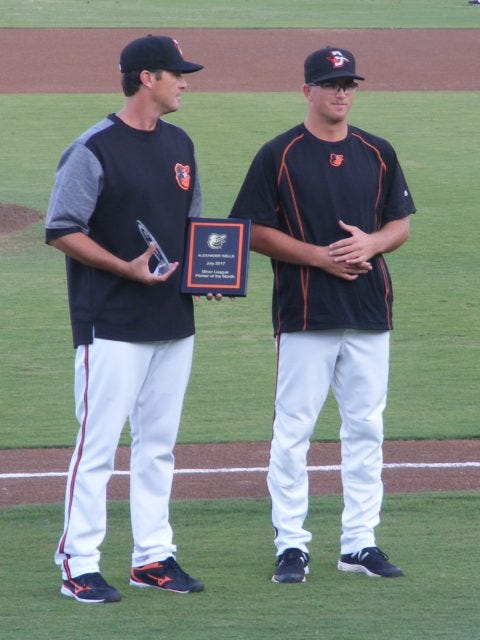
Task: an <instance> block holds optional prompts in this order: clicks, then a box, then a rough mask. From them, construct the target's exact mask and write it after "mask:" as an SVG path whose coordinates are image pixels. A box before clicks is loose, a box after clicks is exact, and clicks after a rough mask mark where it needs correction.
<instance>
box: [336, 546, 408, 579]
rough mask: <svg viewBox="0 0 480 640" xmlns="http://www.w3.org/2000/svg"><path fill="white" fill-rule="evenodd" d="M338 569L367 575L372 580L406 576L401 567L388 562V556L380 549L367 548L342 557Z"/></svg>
mask: <svg viewBox="0 0 480 640" xmlns="http://www.w3.org/2000/svg"><path fill="white" fill-rule="evenodd" d="M337 569H339V570H340V571H353V572H361V573H365V574H367V576H370V577H372V578H399V577H400V576H403V575H404V573H403V571H402V570H401V569H400V567H396V566H395V565H394V564H391V563H390V562H388V556H387V554H386V553H383V551H380V549H379V548H378V547H365V549H362V550H361V551H357V552H356V553H345V554H343V555H341V556H340V560H339V561H338V564H337Z"/></svg>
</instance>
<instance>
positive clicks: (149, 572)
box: [130, 556, 205, 593]
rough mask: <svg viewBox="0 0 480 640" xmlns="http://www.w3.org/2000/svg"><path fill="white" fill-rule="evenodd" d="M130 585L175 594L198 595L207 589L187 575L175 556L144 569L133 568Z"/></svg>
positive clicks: (146, 565)
mask: <svg viewBox="0 0 480 640" xmlns="http://www.w3.org/2000/svg"><path fill="white" fill-rule="evenodd" d="M130 584H131V585H132V586H133V587H144V588H145V587H153V588H154V589H163V591H174V592H175V593H196V592H198V591H203V590H204V588H205V587H204V584H203V582H200V580H196V579H195V578H192V576H189V575H188V573H185V571H184V570H183V569H182V568H181V567H180V565H179V564H177V562H176V561H175V558H173V556H170V558H167V559H166V560H161V561H160V562H152V563H151V564H145V565H143V567H132V570H131V572H130Z"/></svg>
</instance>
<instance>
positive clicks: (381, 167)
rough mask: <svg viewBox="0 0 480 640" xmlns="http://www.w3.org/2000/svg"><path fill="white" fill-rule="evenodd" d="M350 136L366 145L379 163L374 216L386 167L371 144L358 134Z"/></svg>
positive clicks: (353, 133) (379, 154) (380, 155)
mask: <svg viewBox="0 0 480 640" xmlns="http://www.w3.org/2000/svg"><path fill="white" fill-rule="evenodd" d="M352 136H354V137H355V138H358V139H359V140H361V141H362V142H363V144H364V145H366V146H367V147H369V148H370V149H372V150H373V152H374V153H375V154H376V156H377V158H378V160H379V162H380V174H379V176H378V191H377V199H376V200H375V215H376V214H377V207H378V204H379V202H380V196H381V195H382V180H383V176H384V174H385V173H386V172H387V165H386V164H385V162H384V160H383V158H382V154H381V153H380V151H379V150H378V149H377V147H374V146H373V144H370V143H369V142H367V141H366V140H365V139H364V138H362V136H360V135H359V134H358V133H355V132H352ZM379 222H380V221H379V220H378V219H377V225H376V228H377V229H378V228H379Z"/></svg>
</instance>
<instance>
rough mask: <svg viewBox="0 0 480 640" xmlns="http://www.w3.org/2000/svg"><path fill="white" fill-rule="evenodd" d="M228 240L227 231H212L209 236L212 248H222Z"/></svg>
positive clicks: (209, 244) (208, 240)
mask: <svg viewBox="0 0 480 640" xmlns="http://www.w3.org/2000/svg"><path fill="white" fill-rule="evenodd" d="M226 241H227V234H226V233H211V234H210V235H209V236H208V238H207V244H208V246H209V247H210V249H221V248H222V247H223V245H224V244H225V242H226Z"/></svg>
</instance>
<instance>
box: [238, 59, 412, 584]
mask: <svg viewBox="0 0 480 640" xmlns="http://www.w3.org/2000/svg"><path fill="white" fill-rule="evenodd" d="M304 72H305V84H304V87H303V93H304V96H305V99H306V101H307V115H306V119H305V122H304V123H303V124H299V125H297V126H296V127H294V128H293V129H291V130H289V131H287V132H285V133H283V134H281V135H279V136H278V137H276V138H275V139H273V140H271V141H270V142H268V143H267V144H265V145H264V146H263V147H262V148H261V149H260V151H259V152H258V154H257V155H256V157H255V159H254V160H253V162H252V165H251V167H250V169H249V171H248V173H247V176H246V178H245V181H244V184H243V186H242V188H241V190H240V193H239V195H238V197H237V200H236V202H235V204H234V206H233V209H232V212H231V216H233V217H239V218H251V220H252V222H253V225H252V236H251V248H252V249H253V250H254V251H257V252H259V253H262V254H264V255H267V256H269V257H270V258H271V259H272V267H273V272H274V289H273V325H274V332H275V336H276V339H277V356H278V373H277V385H276V398H275V417H274V424H273V438H272V443H271V452H270V464H269V472H268V486H269V490H270V495H271V498H272V519H273V525H274V527H275V532H276V536H275V545H276V548H277V558H278V559H277V568H276V571H275V574H274V576H273V578H272V580H273V581H274V582H303V581H304V580H305V574H306V573H307V572H308V567H307V564H308V561H309V553H308V543H309V542H310V540H311V538H312V536H311V533H310V532H309V531H306V530H305V529H304V526H303V525H304V520H305V518H306V516H307V512H308V477H307V470H306V457H307V451H308V448H309V445H310V438H311V436H312V433H313V430H314V427H315V423H316V421H317V417H318V415H319V413H320V410H321V408H322V406H323V403H324V401H325V398H326V396H327V393H328V390H329V388H330V387H331V388H332V391H333V393H334V395H335V398H336V400H337V403H338V406H339V411H340V415H341V420H342V425H341V430H340V439H341V449H342V481H343V494H344V510H343V515H342V535H341V552H340V560H339V561H338V569H340V570H342V571H361V572H364V573H366V574H367V575H369V576H384V577H395V576H401V575H403V574H402V571H401V570H400V569H399V568H398V567H395V566H394V565H392V564H390V563H389V562H388V559H387V556H386V555H385V554H384V553H383V552H382V551H381V550H380V549H379V548H378V547H377V544H376V541H375V535H374V528H375V527H376V525H377V524H378V523H379V512H380V507H381V503H382V493H383V490H382V489H383V485H382V479H381V473H382V442H383V422H382V414H383V410H384V407H385V403H386V395H387V377H388V359H389V332H390V330H391V329H392V299H393V298H392V287H391V282H390V277H389V274H388V270H387V266H386V263H385V260H384V258H383V254H384V253H387V252H389V251H393V250H394V249H396V248H397V247H399V246H400V245H401V244H403V243H404V242H405V241H406V239H407V237H408V234H409V214H411V213H413V212H414V211H415V207H414V204H413V201H412V198H411V197H410V194H409V191H408V187H407V185H406V183H405V179H404V177H403V174H402V170H401V168H400V165H399V164H398V161H397V158H396V155H395V152H394V150H393V148H392V147H391V145H390V144H389V143H388V142H386V141H385V140H382V139H381V138H378V137H376V136H373V135H372V134H370V133H367V132H365V131H362V130H360V129H358V128H356V127H353V126H351V125H349V123H348V120H347V118H348V114H349V112H350V109H351V107H352V103H353V100H354V97H355V90H356V88H357V81H359V80H364V78H363V77H361V76H359V75H358V74H357V73H356V70H355V59H354V56H353V54H352V53H351V52H350V51H347V50H345V49H340V48H335V47H327V48H325V49H321V50H318V51H315V52H313V53H312V54H311V55H309V56H308V58H307V59H306V60H305V65H304Z"/></svg>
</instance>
